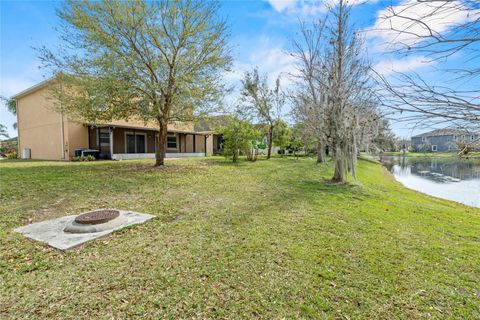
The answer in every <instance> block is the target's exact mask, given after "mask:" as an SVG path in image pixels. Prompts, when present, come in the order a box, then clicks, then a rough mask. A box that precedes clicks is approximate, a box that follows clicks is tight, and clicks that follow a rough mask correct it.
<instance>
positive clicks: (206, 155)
mask: <svg viewBox="0 0 480 320" xmlns="http://www.w3.org/2000/svg"><path fill="white" fill-rule="evenodd" d="M205 157H208V154H207V135H205Z"/></svg>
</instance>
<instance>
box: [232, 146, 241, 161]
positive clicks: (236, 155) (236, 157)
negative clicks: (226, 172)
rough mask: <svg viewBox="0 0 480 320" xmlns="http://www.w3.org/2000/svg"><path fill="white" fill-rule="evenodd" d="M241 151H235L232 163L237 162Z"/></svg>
mask: <svg viewBox="0 0 480 320" xmlns="http://www.w3.org/2000/svg"><path fill="white" fill-rule="evenodd" d="M238 153H239V150H238V149H237V150H235V151H233V156H232V161H233V162H237V159H238Z"/></svg>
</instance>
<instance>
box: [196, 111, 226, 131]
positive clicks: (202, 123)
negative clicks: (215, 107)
mask: <svg viewBox="0 0 480 320" xmlns="http://www.w3.org/2000/svg"><path fill="white" fill-rule="evenodd" d="M230 117H231V116H229V115H218V116H210V117H207V118H203V119H200V120H198V121H197V122H196V123H195V131H200V132H214V131H215V130H216V129H218V128H219V127H223V126H226V125H227V124H228V123H229V121H230Z"/></svg>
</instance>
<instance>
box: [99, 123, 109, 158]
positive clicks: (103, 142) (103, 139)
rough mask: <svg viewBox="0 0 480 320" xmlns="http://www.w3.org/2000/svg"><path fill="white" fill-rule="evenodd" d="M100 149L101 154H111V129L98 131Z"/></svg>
mask: <svg viewBox="0 0 480 320" xmlns="http://www.w3.org/2000/svg"><path fill="white" fill-rule="evenodd" d="M98 149H99V151H100V153H101V154H105V155H109V154H110V128H99V129H98Z"/></svg>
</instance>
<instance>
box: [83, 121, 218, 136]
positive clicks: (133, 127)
mask: <svg viewBox="0 0 480 320" xmlns="http://www.w3.org/2000/svg"><path fill="white" fill-rule="evenodd" d="M85 125H87V126H93V127H115V128H126V129H132V130H150V131H158V129H156V128H151V127H140V126H135V125H125V124H117V123H102V124H94V123H85ZM168 132H175V133H185V134H201V135H210V134H212V133H214V132H213V131H190V130H180V129H168Z"/></svg>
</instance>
